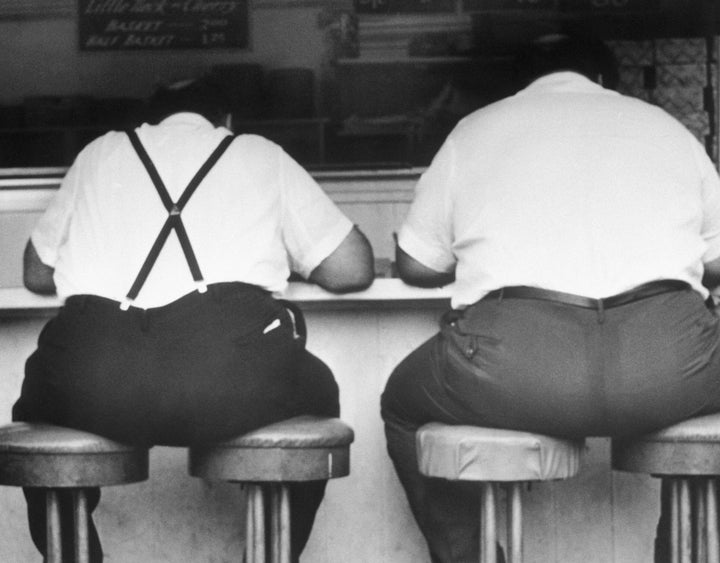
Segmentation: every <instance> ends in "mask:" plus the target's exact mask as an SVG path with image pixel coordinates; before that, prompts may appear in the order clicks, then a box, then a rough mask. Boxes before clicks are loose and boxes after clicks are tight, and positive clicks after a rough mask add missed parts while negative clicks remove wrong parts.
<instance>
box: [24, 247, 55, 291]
mask: <svg viewBox="0 0 720 563" xmlns="http://www.w3.org/2000/svg"><path fill="white" fill-rule="evenodd" d="M54 272H55V269H54V268H51V267H50V266H48V265H46V264H44V263H43V261H42V260H40V256H39V255H38V253H37V250H36V249H35V245H34V244H33V243H32V241H31V240H29V241H28V243H27V245H26V246H25V253H24V254H23V284H25V287H27V288H28V289H29V290H30V291H32V292H33V293H40V294H43V295H53V294H54V293H55V281H54V280H53V273H54Z"/></svg>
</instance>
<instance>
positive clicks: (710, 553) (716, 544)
mask: <svg viewBox="0 0 720 563" xmlns="http://www.w3.org/2000/svg"><path fill="white" fill-rule="evenodd" d="M705 514H706V517H705V529H706V531H707V563H720V538H718V509H717V481H716V480H715V479H707V481H706V482H705Z"/></svg>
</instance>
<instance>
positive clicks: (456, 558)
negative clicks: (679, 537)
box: [381, 289, 720, 562]
mask: <svg viewBox="0 0 720 563" xmlns="http://www.w3.org/2000/svg"><path fill="white" fill-rule="evenodd" d="M719 343H720V325H719V324H718V318H717V317H716V316H715V314H714V313H713V312H711V311H709V310H708V309H707V307H706V306H705V304H704V302H703V300H702V298H701V296H700V295H699V294H698V293H697V292H695V291H693V290H689V289H688V290H681V291H676V292H670V293H665V294H661V295H657V296H654V297H649V298H647V299H643V300H641V301H636V302H633V303H630V304H628V305H624V306H621V307H616V308H612V309H606V310H605V311H604V312H603V313H598V312H597V311H594V310H591V309H583V308H579V307H574V306H569V305H564V304H558V303H554V302H548V301H538V300H528V299H503V300H502V301H498V300H482V301H480V302H478V303H477V304H475V305H474V306H472V307H470V308H468V309H466V310H465V311H462V312H459V311H451V312H449V313H447V314H446V315H445V317H444V318H443V320H442V323H441V327H440V332H439V333H438V334H437V335H436V336H434V337H432V338H431V339H429V340H428V341H427V342H425V343H424V344H422V345H421V346H420V347H419V348H418V349H416V350H415V351H413V352H412V353H411V354H410V355H409V356H408V357H407V358H405V359H404V360H403V361H402V362H401V363H400V364H399V365H398V366H397V368H396V369H395V370H394V372H393V373H392V375H391V376H390V379H389V380H388V383H387V386H386V388H385V391H384V393H383V395H382V401H381V403H382V416H383V419H384V422H385V433H386V437H387V447H388V452H389V454H390V457H391V459H392V461H393V463H394V465H395V469H396V471H397V474H398V476H399V478H400V481H401V483H402V485H403V487H404V489H405V492H406V494H407V497H408V500H409V503H410V507H411V509H412V511H413V514H414V515H415V518H416V520H417V522H418V524H419V526H420V529H421V531H422V532H423V534H424V536H425V538H426V540H427V542H428V545H429V548H430V553H431V556H432V558H433V561H435V562H438V561H442V562H465V561H467V562H470V561H477V559H478V554H477V550H478V525H477V515H478V510H479V508H478V504H477V503H478V500H477V497H478V496H477V495H476V494H475V493H469V492H468V487H467V485H466V484H460V483H453V482H448V481H444V480H441V479H428V478H426V477H423V476H422V475H420V474H419V472H418V470H417V455H416V451H415V432H416V430H417V429H418V428H419V427H420V426H422V425H423V424H425V423H427V422H431V421H438V422H443V423H446V424H474V425H479V426H490V427H499V428H509V429H517V430H525V431H530V432H539V433H544V434H550V435H556V436H563V437H585V436H628V435H633V434H640V433H645V432H648V431H652V430H655V429H658V428H661V427H664V426H667V425H670V424H674V423H676V422H678V421H681V420H683V419H686V418H689V417H692V416H696V415H700V414H706V413H711V412H716V411H720V347H719ZM661 535H664V533H662V534H661ZM662 543H663V540H662V538H661V539H660V540H659V544H662ZM660 560H661V559H660Z"/></svg>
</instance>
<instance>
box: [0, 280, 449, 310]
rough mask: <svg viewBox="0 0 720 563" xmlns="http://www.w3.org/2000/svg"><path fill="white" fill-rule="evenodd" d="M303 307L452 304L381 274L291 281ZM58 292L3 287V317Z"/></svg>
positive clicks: (441, 292) (44, 304) (45, 302)
mask: <svg viewBox="0 0 720 563" xmlns="http://www.w3.org/2000/svg"><path fill="white" fill-rule="evenodd" d="M282 297H283V298H284V299H288V300H290V301H293V302H295V303H298V304H299V305H301V306H303V308H322V309H349V308H366V307H370V306H373V307H382V308H394V307H397V306H413V307H417V306H423V307H427V306H433V307H445V308H447V307H449V306H450V287H449V286H446V287H440V288H429V289H426V288H419V287H412V286H409V285H407V284H405V283H404V282H403V281H401V280H399V279H397V278H379V279H376V280H375V282H374V283H373V285H372V286H370V287H369V288H368V289H366V290H364V291H357V292H352V293H343V294H336V293H330V292H329V291H325V290H324V289H322V288H320V287H318V286H317V285H314V284H309V283H302V282H292V283H290V285H289V287H288V289H287V290H286V291H285V292H284V294H283V295H282ZM60 305H61V302H60V299H58V298H57V297H55V296H46V295H37V294H35V293H32V292H31V291H28V290H27V289H25V288H24V287H9V288H0V317H9V316H49V315H52V314H54V312H55V311H56V310H57V309H58V308H59V307H60Z"/></svg>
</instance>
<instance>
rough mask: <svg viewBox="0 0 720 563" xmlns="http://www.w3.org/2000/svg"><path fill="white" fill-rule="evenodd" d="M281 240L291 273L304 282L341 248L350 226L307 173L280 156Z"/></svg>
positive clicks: (290, 159) (351, 226)
mask: <svg viewBox="0 0 720 563" xmlns="http://www.w3.org/2000/svg"><path fill="white" fill-rule="evenodd" d="M280 175H281V180H280V185H281V193H282V197H281V200H282V206H283V209H282V222H281V225H282V227H281V228H282V236H283V242H284V243H285V248H286V249H287V253H288V258H289V262H290V266H291V268H292V269H293V271H295V272H297V273H299V274H300V275H301V276H303V277H305V278H307V277H308V276H309V275H310V274H311V273H312V271H313V270H314V269H315V268H317V266H319V265H320V263H321V262H322V261H323V260H325V258H327V257H328V256H330V255H331V254H332V253H333V252H334V251H335V250H336V249H337V248H338V246H340V243H342V241H343V240H345V238H346V237H347V235H348V234H349V233H350V231H351V230H352V228H353V223H352V221H350V219H348V218H347V217H346V216H345V215H344V214H343V213H342V211H340V209H338V207H337V206H336V205H335V204H334V203H333V201H332V200H331V199H330V198H329V197H328V195H327V194H326V193H325V192H324V191H323V189H322V188H321V187H320V186H319V185H318V184H317V182H315V180H314V179H313V178H312V176H310V174H308V173H307V171H306V170H305V169H304V168H303V167H302V166H300V165H299V164H298V163H297V162H295V161H294V160H293V159H292V158H290V157H289V156H288V155H287V154H285V153H282V155H281V158H280Z"/></svg>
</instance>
